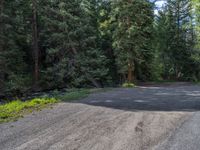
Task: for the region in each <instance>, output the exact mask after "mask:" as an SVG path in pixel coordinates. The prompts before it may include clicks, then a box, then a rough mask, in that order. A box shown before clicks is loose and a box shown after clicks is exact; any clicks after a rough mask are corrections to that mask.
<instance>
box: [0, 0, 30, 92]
mask: <svg viewBox="0 0 200 150" xmlns="http://www.w3.org/2000/svg"><path fill="white" fill-rule="evenodd" d="M26 4H27V3H24V5H23V4H22V3H21V1H1V15H0V18H1V19H0V24H1V29H0V30H1V31H0V32H1V35H0V44H1V46H0V49H1V50H0V57H1V59H0V61H1V62H0V71H1V75H0V76H1V80H2V81H3V82H4V83H3V85H4V87H3V89H4V90H5V89H6V90H7V89H13V90H21V89H22V88H25V87H26V86H25V85H27V83H28V82H27V79H28V78H29V76H28V74H27V73H25V70H26V69H27V64H26V62H25V60H26V50H27V49H26V48H27V47H26V42H27V41H28V40H27V37H26V28H25V22H26V20H25V18H24V16H25V15H24V16H23V15H22V14H24V13H25V12H24V8H25V7H24V6H25V5H26ZM2 81H1V82H2Z"/></svg>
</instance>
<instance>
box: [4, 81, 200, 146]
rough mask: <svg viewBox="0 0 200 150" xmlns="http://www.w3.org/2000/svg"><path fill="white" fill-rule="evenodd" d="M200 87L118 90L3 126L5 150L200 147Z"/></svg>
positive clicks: (151, 87)
mask: <svg viewBox="0 0 200 150" xmlns="http://www.w3.org/2000/svg"><path fill="white" fill-rule="evenodd" d="M199 110H200V86H197V85H185V84H172V85H168V86H166V85H164V86H162V85H159V86H154V85H151V86H145V87H144V86H143V87H137V88H134V89H114V90H113V91H109V92H105V93H96V94H92V95H91V96H89V97H88V98H86V99H83V100H81V101H77V102H73V103H60V104H57V105H56V106H54V108H53V109H45V110H43V111H41V112H36V113H33V114H31V115H28V116H26V117H24V118H22V119H19V120H18V121H17V122H13V123H5V124H1V125H0V150H48V149H49V150H151V149H153V150H154V149H155V150H168V149H169V150H198V149H200V142H199V141H200V113H199Z"/></svg>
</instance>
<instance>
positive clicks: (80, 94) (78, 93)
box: [54, 89, 91, 101]
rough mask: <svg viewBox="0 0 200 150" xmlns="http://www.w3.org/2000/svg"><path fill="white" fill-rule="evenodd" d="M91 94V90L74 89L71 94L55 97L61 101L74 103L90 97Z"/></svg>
mask: <svg viewBox="0 0 200 150" xmlns="http://www.w3.org/2000/svg"><path fill="white" fill-rule="evenodd" d="M90 93H91V92H90V90H89V89H81V90H77V89H76V90H75V89H72V90H70V91H69V92H67V93H64V94H62V95H59V94H56V95H55V96H54V97H55V98H56V99H58V100H60V101H73V100H79V99H83V98H85V97H88V95H89V94H90Z"/></svg>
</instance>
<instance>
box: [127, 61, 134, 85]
mask: <svg viewBox="0 0 200 150" xmlns="http://www.w3.org/2000/svg"><path fill="white" fill-rule="evenodd" d="M133 71H134V65H133V63H132V62H131V60H129V63H128V83H132V82H133Z"/></svg>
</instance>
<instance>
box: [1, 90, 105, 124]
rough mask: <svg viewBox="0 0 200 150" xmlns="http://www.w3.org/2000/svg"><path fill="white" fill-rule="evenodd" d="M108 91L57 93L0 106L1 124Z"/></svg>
mask: <svg viewBox="0 0 200 150" xmlns="http://www.w3.org/2000/svg"><path fill="white" fill-rule="evenodd" d="M107 90H108V89H71V90H69V91H68V92H66V93H65V94H62V95H61V94H59V92H58V91H55V93H54V94H53V96H51V97H48V96H45V97H44V98H36V99H33V100H29V101H25V102H22V101H20V100H16V101H12V102H9V103H6V104H4V105H0V123H3V122H9V121H15V120H17V119H18V118H20V117H23V116H24V115H26V114H29V113H31V112H33V111H38V110H41V109H43V108H46V107H47V106H49V105H51V104H54V103H57V102H60V101H63V102H68V101H73V100H79V99H83V98H86V97H88V95H89V94H91V93H97V92H105V91H107Z"/></svg>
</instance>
